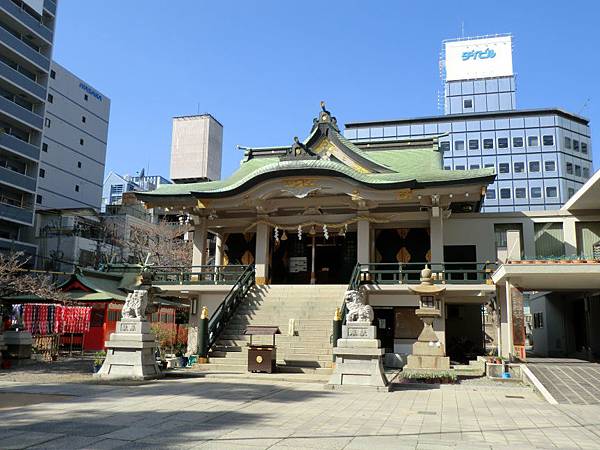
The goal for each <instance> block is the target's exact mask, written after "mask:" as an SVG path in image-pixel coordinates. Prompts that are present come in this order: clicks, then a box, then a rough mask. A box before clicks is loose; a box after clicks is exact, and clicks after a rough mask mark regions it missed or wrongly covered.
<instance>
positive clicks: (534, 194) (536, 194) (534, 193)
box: [531, 187, 542, 198]
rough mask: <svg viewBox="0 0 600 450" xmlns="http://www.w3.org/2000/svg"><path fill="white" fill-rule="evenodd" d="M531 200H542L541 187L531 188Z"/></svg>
mask: <svg viewBox="0 0 600 450" xmlns="http://www.w3.org/2000/svg"><path fill="white" fill-rule="evenodd" d="M531 198H542V188H541V187H532V188H531Z"/></svg>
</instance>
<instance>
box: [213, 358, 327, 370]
mask: <svg viewBox="0 0 600 450" xmlns="http://www.w3.org/2000/svg"><path fill="white" fill-rule="evenodd" d="M209 361H210V364H211V365H213V366H215V367H217V366H238V367H244V368H246V367H247V366H248V358H219V357H211V358H209ZM332 364H333V363H332V358H324V359H306V360H305V359H299V358H277V365H278V366H282V367H283V366H285V367H299V368H307V369H317V368H322V367H323V368H328V367H332Z"/></svg>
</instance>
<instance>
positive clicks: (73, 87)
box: [36, 61, 110, 210]
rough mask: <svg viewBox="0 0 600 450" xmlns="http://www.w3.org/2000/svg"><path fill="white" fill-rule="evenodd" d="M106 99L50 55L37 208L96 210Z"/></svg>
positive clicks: (107, 109) (105, 133) (103, 154)
mask: <svg viewBox="0 0 600 450" xmlns="http://www.w3.org/2000/svg"><path fill="white" fill-rule="evenodd" d="M109 114H110V99H109V98H108V97H106V95H104V94H103V93H101V92H100V91H98V90H97V89H96V88H94V87H92V86H90V85H89V84H88V83H86V82H85V81H83V80H82V79H80V78H78V77H77V76H76V75H74V74H73V73H71V72H69V71H68V70H67V69H65V68H64V67H62V66H61V65H59V64H57V63H56V62H55V61H52V65H51V71H50V81H49V83H48V97H47V102H46V127H45V129H44V136H43V142H42V152H41V157H40V169H39V177H38V185H37V196H36V208H37V209H66V208H93V209H96V210H100V204H101V199H102V185H103V181H104V165H105V162H106V142H107V137H108V120H109Z"/></svg>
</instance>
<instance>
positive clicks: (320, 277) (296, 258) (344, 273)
mask: <svg viewBox="0 0 600 450" xmlns="http://www.w3.org/2000/svg"><path fill="white" fill-rule="evenodd" d="M271 249H272V250H271V264H270V265H271V270H270V273H271V282H272V283H273V284H347V283H348V282H349V280H350V276H351V275H352V271H353V269H354V266H355V265H356V233H355V232H347V233H345V234H344V235H339V234H336V235H333V236H332V235H330V236H327V238H326V237H325V236H324V235H323V234H322V233H320V234H319V233H315V234H312V235H311V234H310V233H306V234H305V235H303V236H302V238H301V239H298V235H297V234H296V233H287V234H285V235H282V236H281V237H280V239H279V240H275V239H272V241H271Z"/></svg>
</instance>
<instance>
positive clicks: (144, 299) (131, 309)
mask: <svg viewBox="0 0 600 450" xmlns="http://www.w3.org/2000/svg"><path fill="white" fill-rule="evenodd" d="M147 305H148V291H146V290H143V289H142V290H137V291H133V292H131V293H129V294H128V295H127V299H125V305H123V313H122V316H121V317H122V318H123V319H138V320H146V317H145V314H146V306H147Z"/></svg>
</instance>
